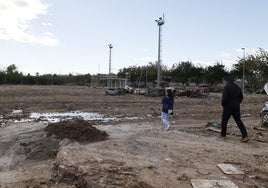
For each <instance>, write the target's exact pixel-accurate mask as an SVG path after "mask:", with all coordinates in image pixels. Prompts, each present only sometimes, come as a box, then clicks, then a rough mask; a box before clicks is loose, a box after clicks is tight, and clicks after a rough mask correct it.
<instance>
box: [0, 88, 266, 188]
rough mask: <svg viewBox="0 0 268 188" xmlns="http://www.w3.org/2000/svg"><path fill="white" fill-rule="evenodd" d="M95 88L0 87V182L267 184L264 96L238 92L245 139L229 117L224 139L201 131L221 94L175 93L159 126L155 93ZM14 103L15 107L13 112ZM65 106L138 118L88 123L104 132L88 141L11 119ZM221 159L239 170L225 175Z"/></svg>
mask: <svg viewBox="0 0 268 188" xmlns="http://www.w3.org/2000/svg"><path fill="white" fill-rule="evenodd" d="M102 92H103V90H100V89H91V88H88V87H73V86H65V87H56V86H42V87H41V86H1V88H0V96H1V98H0V101H1V104H2V105H1V112H2V115H3V118H2V119H1V122H2V128H0V187H27V186H28V187H73V186H77V187H144V188H145V187H155V188H156V187H157V188H158V187H171V188H172V187H182V188H187V187H189V188H190V187H192V185H191V180H192V179H209V180H231V181H232V182H233V183H235V185H236V186H238V187H254V186H255V187H265V186H267V182H268V132H266V131H261V130H257V129H254V128H255V127H259V126H260V119H259V116H258V115H259V114H258V112H259V110H260V109H261V107H262V102H263V101H264V100H265V98H266V96H257V95H248V96H246V97H245V101H244V103H243V105H242V110H241V111H242V117H243V118H242V119H243V121H244V123H245V124H246V126H247V128H248V131H249V133H250V137H251V140H250V142H249V143H241V142H240V137H239V131H238V129H237V127H236V126H235V123H234V121H233V120H231V121H230V123H229V128H228V130H229V133H230V134H229V135H228V136H227V139H226V140H223V139H222V138H219V136H218V133H216V132H214V131H210V130H208V128H209V127H211V124H208V122H219V120H220V116H221V107H220V103H219V102H220V94H211V95H210V97H209V98H208V99H191V98H176V99H175V115H174V117H173V119H172V122H173V123H172V126H171V129H170V130H169V131H164V129H163V126H162V124H161V121H160V118H159V115H160V113H159V109H160V100H161V98H159V97H155V98H150V97H145V96H139V95H124V96H106V95H104V94H102ZM41 99H42V100H41ZM15 109H16V110H22V113H20V114H14V113H13V114H12V111H13V110H15ZM71 110H80V111H84V112H99V113H101V114H105V115H106V116H109V117H114V116H120V117H140V118H141V119H127V118H125V119H121V120H120V121H108V122H101V121H93V122H91V123H92V124H93V125H94V126H95V127H96V128H97V129H99V130H101V131H105V132H106V133H107V134H108V135H109V137H108V139H105V140H104V141H98V142H93V143H92V142H90V143H84V142H83V143H81V142H77V141H74V140H72V141H71V140H69V139H62V138H61V139H59V138H57V137H56V136H53V135H51V136H48V135H47V132H46V131H45V130H44V128H45V127H46V126H47V123H46V122H45V123H42V122H25V123H14V122H12V121H11V120H12V119H13V120H14V119H22V118H25V117H27V116H28V115H29V114H30V113H32V112H66V111H67V112H68V111H71ZM87 134H88V133H87ZM89 136H90V135H89ZM37 143H39V144H37ZM40 143H43V144H40ZM44 143H45V144H44ZM44 151H46V152H44ZM42 152H43V153H42ZM29 154H32V155H29ZM29 156H31V157H29ZM220 163H228V164H232V165H233V166H234V167H236V168H237V169H239V170H241V171H243V172H244V174H243V175H226V174H224V173H223V172H222V171H221V170H220V169H219V168H218V167H217V164H220Z"/></svg>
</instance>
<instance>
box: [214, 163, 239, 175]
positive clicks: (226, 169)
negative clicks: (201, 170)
mask: <svg viewBox="0 0 268 188" xmlns="http://www.w3.org/2000/svg"><path fill="white" fill-rule="evenodd" d="M217 166H218V167H219V168H220V169H221V170H222V171H223V173H225V174H229V175H230V174H231V175H234V174H244V172H242V171H240V170H238V169H237V168H235V167H234V166H233V165H231V164H217Z"/></svg>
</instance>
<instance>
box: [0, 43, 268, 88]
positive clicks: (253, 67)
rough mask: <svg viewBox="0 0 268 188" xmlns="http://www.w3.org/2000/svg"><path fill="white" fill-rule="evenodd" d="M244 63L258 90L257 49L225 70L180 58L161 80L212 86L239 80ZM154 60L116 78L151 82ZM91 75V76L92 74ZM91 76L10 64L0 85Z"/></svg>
mask: <svg viewBox="0 0 268 188" xmlns="http://www.w3.org/2000/svg"><path fill="white" fill-rule="evenodd" d="M243 66H244V71H245V80H246V83H245V84H246V87H248V88H250V89H252V90H257V89H260V88H262V87H263V85H264V84H265V83H266V82H268V52H267V51H265V50H263V49H262V48H259V50H258V51H256V53H255V54H252V55H247V56H246V57H245V58H240V59H239V60H238V61H237V63H236V64H234V65H233V67H232V69H231V70H227V68H226V67H225V65H223V64H222V63H221V62H216V63H215V65H211V66H207V67H202V66H197V65H194V64H193V63H192V62H190V61H181V62H178V63H175V64H173V65H172V67H171V68H168V67H167V66H165V65H161V72H162V73H161V77H162V79H161V80H162V81H165V82H174V83H181V84H184V85H187V84H189V83H195V84H197V85H199V84H208V85H215V84H217V83H220V82H221V79H222V77H223V76H226V75H230V76H232V77H233V78H234V79H242V77H243ZM157 67H158V65H157V62H149V63H148V65H145V66H130V67H127V68H122V69H120V70H119V72H118V73H117V76H118V77H119V78H128V79H129V81H130V82H131V83H134V84H135V83H136V85H137V84H138V83H141V82H142V83H147V82H148V83H149V82H150V83H154V82H156V80H157ZM93 76H94V75H93ZM91 78H92V75H90V74H80V75H72V74H67V75H59V74H44V75H40V74H39V73H36V75H30V74H27V75H25V74H23V73H22V72H19V71H18V68H17V66H16V65H14V64H12V65H10V66H8V67H7V69H6V70H2V71H0V84H27V85H35V84H36V85H65V84H73V85H90V84H91Z"/></svg>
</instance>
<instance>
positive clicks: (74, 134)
mask: <svg viewBox="0 0 268 188" xmlns="http://www.w3.org/2000/svg"><path fill="white" fill-rule="evenodd" d="M44 130H45V131H46V132H47V136H48V137H49V136H51V135H53V134H54V135H55V136H56V137H57V138H58V139H64V138H68V139H70V140H72V141H78V142H83V143H88V142H97V141H102V140H105V139H107V137H108V134H107V133H106V132H104V131H100V130H98V129H96V128H95V127H93V126H92V125H91V124H90V123H89V122H87V121H84V120H81V119H75V120H67V121H63V122H59V123H52V124H49V125H48V126H47V127H46V128H45V129H44Z"/></svg>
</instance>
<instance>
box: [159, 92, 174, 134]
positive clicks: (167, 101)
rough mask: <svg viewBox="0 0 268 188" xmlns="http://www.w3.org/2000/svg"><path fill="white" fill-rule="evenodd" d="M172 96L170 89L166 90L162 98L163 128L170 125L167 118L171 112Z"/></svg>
mask: <svg viewBox="0 0 268 188" xmlns="http://www.w3.org/2000/svg"><path fill="white" fill-rule="evenodd" d="M173 104H174V97H173V93H172V91H171V89H168V90H167V94H166V95H165V96H164V97H163V98H162V112H161V119H162V121H163V123H164V126H165V130H168V129H169V127H170V122H169V118H170V115H172V114H173Z"/></svg>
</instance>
